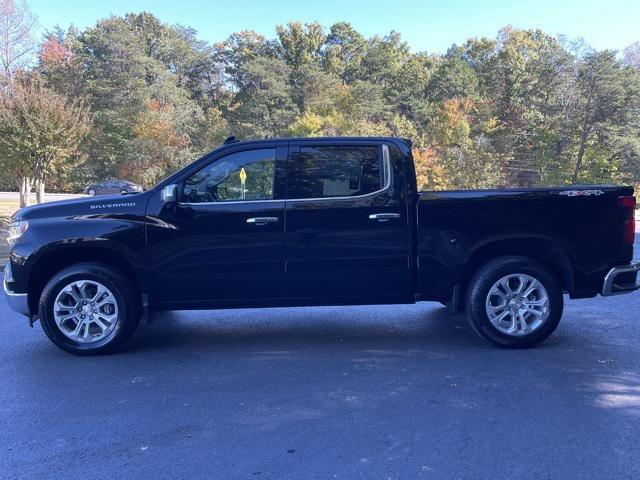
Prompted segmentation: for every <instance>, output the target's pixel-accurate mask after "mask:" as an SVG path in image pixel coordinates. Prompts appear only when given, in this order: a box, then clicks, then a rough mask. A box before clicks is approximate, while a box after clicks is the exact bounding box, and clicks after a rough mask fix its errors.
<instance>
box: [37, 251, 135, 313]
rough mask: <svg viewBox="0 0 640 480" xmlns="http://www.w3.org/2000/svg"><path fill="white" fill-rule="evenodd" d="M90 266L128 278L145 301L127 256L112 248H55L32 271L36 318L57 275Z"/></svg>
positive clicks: (41, 258)
mask: <svg viewBox="0 0 640 480" xmlns="http://www.w3.org/2000/svg"><path fill="white" fill-rule="evenodd" d="M86 262H97V263H102V264H104V265H108V266H109V267H110V268H113V269H115V270H117V271H119V272H120V273H122V274H123V275H125V276H126V277H127V278H129V279H130V280H131V282H132V285H133V286H134V288H135V292H134V295H136V298H138V299H140V301H141V299H142V290H143V289H142V283H141V281H140V277H139V276H138V275H137V274H136V270H135V269H134V267H133V265H132V264H131V262H130V261H129V260H128V259H127V258H126V257H125V256H124V255H123V254H121V253H119V252H117V251H115V250H113V249H110V248H105V247H96V246H88V245H87V246H80V245H78V244H74V245H73V246H68V247H61V248H52V249H51V250H49V251H47V252H43V253H42V254H41V255H39V256H38V258H37V260H36V261H35V263H34V264H33V266H32V267H31V269H30V270H29V281H28V290H27V291H28V292H29V311H30V312H31V313H32V314H34V315H35V314H37V313H38V303H39V301H40V295H41V294H42V290H43V289H44V287H45V285H46V284H47V282H48V281H49V280H50V279H51V278H52V277H53V276H54V275H55V274H56V273H58V272H60V271H61V270H63V269H65V268H67V267H69V266H71V265H75V264H78V263H86Z"/></svg>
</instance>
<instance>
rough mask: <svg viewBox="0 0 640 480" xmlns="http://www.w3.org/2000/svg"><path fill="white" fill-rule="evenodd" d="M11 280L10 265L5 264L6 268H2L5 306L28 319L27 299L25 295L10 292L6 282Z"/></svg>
mask: <svg viewBox="0 0 640 480" xmlns="http://www.w3.org/2000/svg"><path fill="white" fill-rule="evenodd" d="M11 278H12V276H11V263H7V266H6V267H4V279H3V280H2V286H3V288H4V296H5V298H6V299H7V304H8V305H9V308H11V310H13V311H15V312H18V313H21V314H22V315H26V316H27V317H29V316H30V315H31V312H30V311H29V299H28V298H27V294H26V293H14V292H12V291H11V290H10V289H9V286H8V282H9V281H10V280H11Z"/></svg>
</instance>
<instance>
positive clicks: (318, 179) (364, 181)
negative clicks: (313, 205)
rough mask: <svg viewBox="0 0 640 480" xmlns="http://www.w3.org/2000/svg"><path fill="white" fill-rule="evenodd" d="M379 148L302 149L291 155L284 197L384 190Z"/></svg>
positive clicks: (342, 146)
mask: <svg viewBox="0 0 640 480" xmlns="http://www.w3.org/2000/svg"><path fill="white" fill-rule="evenodd" d="M383 183H384V179H383V168H382V156H381V149H380V148H379V147H378V146H350V145H341V146H301V147H300V151H299V152H294V153H292V155H291V157H290V161H289V170H288V174H287V198H288V199H308V198H335V197H354V196H359V195H366V194H368V193H373V192H376V191H378V190H381V189H382V188H383Z"/></svg>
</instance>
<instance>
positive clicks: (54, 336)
mask: <svg viewBox="0 0 640 480" xmlns="http://www.w3.org/2000/svg"><path fill="white" fill-rule="evenodd" d="M78 280H88V281H96V282H100V283H101V284H102V285H104V286H105V287H107V288H108V289H109V290H110V291H111V293H112V294H113V297H114V298H115V301H116V302H117V308H118V314H117V321H116V322H115V327H113V330H112V331H111V333H110V334H109V335H107V336H105V337H104V338H102V339H101V340H98V341H95V342H90V343H82V342H78V341H75V340H73V339H71V338H69V337H68V336H66V335H65V334H64V333H63V332H62V331H61V330H60V327H58V325H57V324H56V321H55V317H54V302H55V300H56V297H57V295H58V294H59V293H60V292H61V290H62V289H63V288H65V287H66V286H67V285H69V284H71V283H72V282H74V281H78ZM136 291H137V288H136V286H135V285H134V284H133V282H132V281H131V280H130V279H129V278H128V277H127V276H125V275H123V274H122V273H120V272H119V271H117V270H115V269H113V268H111V267H109V266H107V265H104V264H100V263H93V262H90V263H89V262H88V263H78V264H75V265H71V266H69V267H67V268H65V269H64V270H62V271H60V272H58V273H57V274H55V275H54V276H53V277H52V278H51V279H50V280H49V282H48V283H47V284H46V286H45V287H44V290H43V291H42V295H41V296H40V303H39V305H38V311H39V316H40V323H41V324H42V329H43V330H44V333H45V334H46V335H47V337H49V339H50V340H51V341H52V342H53V343H54V344H55V345H56V346H58V347H59V348H61V349H62V350H65V351H67V352H69V353H74V354H77V355H99V354H106V353H112V352H115V351H116V350H118V349H119V348H120V347H122V345H123V344H124V343H125V342H126V341H127V340H129V338H131V336H132V335H133V333H134V332H135V330H136V328H137V327H138V324H139V323H140V315H141V308H140V299H139V295H137V294H136V293H135V292H136ZM87 328H88V327H87Z"/></svg>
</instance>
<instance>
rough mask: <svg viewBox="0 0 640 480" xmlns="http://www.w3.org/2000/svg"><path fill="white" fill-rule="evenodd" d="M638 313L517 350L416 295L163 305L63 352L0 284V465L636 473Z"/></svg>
mask: <svg viewBox="0 0 640 480" xmlns="http://www.w3.org/2000/svg"><path fill="white" fill-rule="evenodd" d="M637 248H638V247H637ZM639 311H640V294H634V295H627V296H621V297H612V298H597V299H593V300H581V301H574V302H570V303H569V304H568V306H567V308H566V313H565V317H564V319H563V321H562V322H561V324H560V327H559V329H558V331H557V332H556V333H555V335H554V336H552V337H551V339H550V340H548V341H547V342H546V343H545V344H543V345H542V346H541V347H539V348H536V349H533V350H526V351H505V350H499V349H496V348H493V347H491V346H488V345H486V344H484V343H482V342H481V341H479V340H477V339H476V338H475V336H474V335H473V334H472V333H471V331H470V330H469V328H467V326H466V323H465V321H464V318H462V317H461V316H456V317H450V316H448V315H447V313H446V311H445V309H444V308H442V307H440V306H436V305H435V304H419V305H415V306H401V307H398V306H383V307H353V308H301V309H268V310H229V311H218V312H188V313H186V312H179V313H178V312H176V313H167V314H164V315H162V316H161V318H160V319H159V320H158V321H157V322H156V323H153V324H150V325H142V326H141V328H140V330H139V332H138V333H137V335H136V336H135V337H134V339H133V341H132V342H131V343H130V344H129V347H128V349H127V350H126V351H125V352H123V353H121V354H117V355H113V356H107V357H97V358H78V357H73V356H71V355H68V354H66V353H64V352H62V351H59V350H58V349H57V348H55V347H53V346H52V345H51V344H50V343H49V342H48V341H47V340H46V338H45V336H44V334H43V332H42V330H41V329H40V327H39V325H36V328H34V329H33V330H30V329H29V328H28V327H27V326H26V323H25V321H24V320H23V319H22V318H21V317H20V316H18V315H15V314H13V313H12V312H10V311H9V310H8V308H7V306H6V303H5V302H4V299H2V300H0V319H1V321H2V331H3V332H4V335H3V336H2V338H1V339H0V378H1V379H2V383H1V384H0V385H1V388H0V430H1V432H2V434H1V435H0V478H3V479H4V478H12V479H13V478H16V479H17V478H25V479H39V478H68V479H74V478H83V479H86V478H101V479H103V478H123V479H134V478H154V479H164V478H215V479H249V478H250V479H325V478H326V479H333V478H338V479H359V478H363V479H387V478H390V479H413V478H417V479H420V478H465V479H466V478H519V479H522V478H536V479H540V478H582V479H584V478H594V479H603V478H616V479H624V478H628V479H637V478H640V460H638V459H639V458H640V313H639ZM63 475H64V477H62V476H63Z"/></svg>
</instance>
